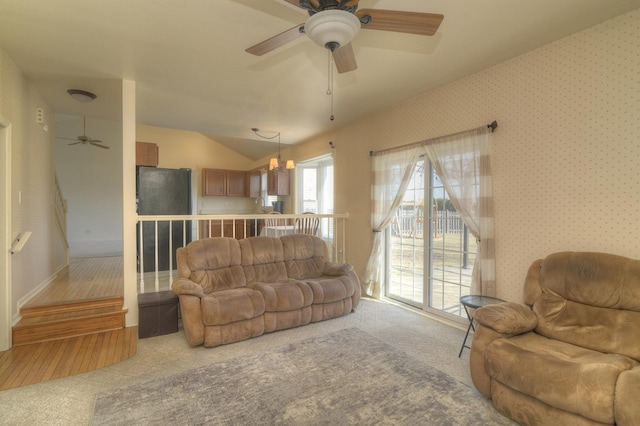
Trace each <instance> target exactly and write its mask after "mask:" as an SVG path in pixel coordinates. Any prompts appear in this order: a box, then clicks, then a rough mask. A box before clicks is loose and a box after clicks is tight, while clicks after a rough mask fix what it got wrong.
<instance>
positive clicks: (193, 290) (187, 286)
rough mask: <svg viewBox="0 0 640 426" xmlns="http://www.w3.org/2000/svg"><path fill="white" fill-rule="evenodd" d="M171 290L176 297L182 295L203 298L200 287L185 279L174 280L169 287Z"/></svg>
mask: <svg viewBox="0 0 640 426" xmlns="http://www.w3.org/2000/svg"><path fill="white" fill-rule="evenodd" d="M171 289H172V290H173V292H174V293H175V294H177V295H178V296H180V295H181V294H184V295H191V296H198V297H204V293H203V291H202V287H200V286H199V285H198V284H196V283H194V282H193V281H191V280H189V279H187V278H178V279H177V280H175V281H174V282H173V284H172V285H171Z"/></svg>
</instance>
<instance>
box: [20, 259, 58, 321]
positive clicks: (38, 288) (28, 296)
mask: <svg viewBox="0 0 640 426" xmlns="http://www.w3.org/2000/svg"><path fill="white" fill-rule="evenodd" d="M67 266H68V265H62V266H60V267H59V268H58V269H56V270H55V271H54V273H53V274H52V275H50V276H49V277H48V278H47V279H45V280H44V281H43V282H41V283H40V284H38V285H37V286H36V287H35V288H34V289H32V290H31V291H30V292H29V293H27V294H25V295H24V296H22V297H21V298H20V300H18V303H17V311H16V313H15V314H14V315H13V318H12V321H11V326H12V327H13V326H15V325H16V324H17V323H19V322H20V320H22V315H20V310H21V309H22V307H23V306H24V305H26V304H27V303H28V302H29V300H31V299H32V298H34V297H35V296H36V294H38V293H40V292H41V291H42V290H44V289H45V288H47V286H48V285H49V284H51V283H52V282H54V281H55V280H56V278H58V274H59V273H60V271H62V270H63V269H64V268H65V267H67Z"/></svg>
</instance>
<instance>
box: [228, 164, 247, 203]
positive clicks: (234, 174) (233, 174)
mask: <svg viewBox="0 0 640 426" xmlns="http://www.w3.org/2000/svg"><path fill="white" fill-rule="evenodd" d="M226 174H227V176H226V178H227V197H246V196H247V183H246V180H247V173H246V172H241V171H237V170H227V171H226Z"/></svg>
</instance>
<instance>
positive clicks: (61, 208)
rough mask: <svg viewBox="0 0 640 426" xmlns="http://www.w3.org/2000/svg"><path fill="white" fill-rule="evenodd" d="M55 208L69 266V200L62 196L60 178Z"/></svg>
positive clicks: (55, 191) (56, 186)
mask: <svg viewBox="0 0 640 426" xmlns="http://www.w3.org/2000/svg"><path fill="white" fill-rule="evenodd" d="M54 206H55V212H56V223H57V224H58V231H59V232H60V237H61V240H62V244H63V246H64V249H65V256H66V264H67V265H68V264H69V241H68V240H67V200H65V198H64V196H63V195H62V189H61V188H60V182H59V181H58V176H57V175H56V177H55V189H54Z"/></svg>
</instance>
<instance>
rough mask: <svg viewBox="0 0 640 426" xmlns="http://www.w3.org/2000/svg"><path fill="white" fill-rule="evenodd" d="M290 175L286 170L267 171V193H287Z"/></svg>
mask: <svg viewBox="0 0 640 426" xmlns="http://www.w3.org/2000/svg"><path fill="white" fill-rule="evenodd" d="M289 183H290V176H289V171H288V170H276V171H273V170H269V171H267V194H268V195H289V186H290V185H289Z"/></svg>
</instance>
